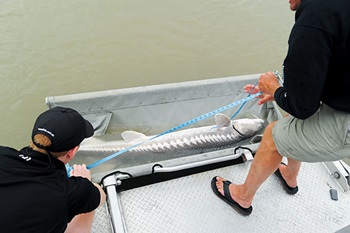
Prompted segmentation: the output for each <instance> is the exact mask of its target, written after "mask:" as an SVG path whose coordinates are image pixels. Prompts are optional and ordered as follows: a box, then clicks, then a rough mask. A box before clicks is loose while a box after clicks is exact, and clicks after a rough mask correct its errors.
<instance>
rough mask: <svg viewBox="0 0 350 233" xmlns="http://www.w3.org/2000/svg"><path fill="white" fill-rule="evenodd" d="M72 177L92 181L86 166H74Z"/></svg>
mask: <svg viewBox="0 0 350 233" xmlns="http://www.w3.org/2000/svg"><path fill="white" fill-rule="evenodd" d="M70 175H71V176H80V177H84V178H87V179H88V180H90V181H91V173H90V170H89V169H87V168H86V165H85V164H83V165H77V164H74V165H73V169H72V170H71V172H70Z"/></svg>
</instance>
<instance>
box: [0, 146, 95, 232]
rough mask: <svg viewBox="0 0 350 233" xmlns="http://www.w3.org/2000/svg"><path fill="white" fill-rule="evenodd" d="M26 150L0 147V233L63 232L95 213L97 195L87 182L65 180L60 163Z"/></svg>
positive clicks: (74, 179)
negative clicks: (84, 215) (80, 216)
mask: <svg viewBox="0 0 350 233" xmlns="http://www.w3.org/2000/svg"><path fill="white" fill-rule="evenodd" d="M51 160H52V163H53V164H54V165H55V166H54V167H55V168H53V167H52V166H51V165H50V163H49V160H48V157H47V155H45V154H42V153H39V152H37V151H34V150H32V149H31V148H29V147H25V148H23V149H22V150H21V151H17V150H15V149H12V148H9V147H2V146H0V177H1V178H0V229H1V230H0V231H1V232H3V233H17V232H33V233H39V232H43V233H48V232H64V230H65V229H66V227H67V223H68V222H70V221H71V220H72V218H73V217H74V216H75V215H77V214H80V213H87V212H90V211H92V210H94V209H96V208H97V207H98V205H99V203H100V192H99V190H98V188H97V187H95V185H93V184H92V183H91V182H90V181H89V180H88V179H86V178H82V177H71V178H68V177H67V173H66V169H65V166H64V163H63V162H61V161H59V160H57V159H55V158H51Z"/></svg>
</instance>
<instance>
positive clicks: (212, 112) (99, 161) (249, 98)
mask: <svg viewBox="0 0 350 233" xmlns="http://www.w3.org/2000/svg"><path fill="white" fill-rule="evenodd" d="M261 94H262V92H259V93H256V94H254V95H251V96H248V97H246V98H244V99H241V100H238V101H236V102H233V103H231V104H228V105H226V106H224V107H221V108H218V109H215V110H213V111H211V112H208V113H206V114H203V115H201V116H199V117H196V118H194V119H192V120H189V121H187V122H185V123H183V124H181V125H178V126H175V127H174V128H171V129H169V130H166V131H164V132H163V133H160V134H158V135H156V136H154V137H152V138H150V139H148V140H146V141H143V142H140V143H137V144H135V145H133V146H130V147H128V148H125V149H123V150H121V151H118V152H116V153H114V154H111V155H109V156H107V157H105V158H103V159H101V160H98V161H96V162H94V163H92V164H90V165H88V166H86V168H87V169H92V168H94V167H97V166H98V165H100V164H102V163H104V162H107V161H109V160H111V159H113V158H115V157H117V156H118V155H120V154H123V153H125V152H127V151H129V150H131V149H133V148H135V147H137V146H139V145H141V144H143V143H145V142H148V141H151V140H153V139H155V138H158V137H160V136H163V135H165V134H168V133H171V132H174V131H176V130H179V129H182V128H185V127H187V126H189V125H192V124H194V123H197V122H198V121H201V120H204V119H205V118H208V117H210V116H213V115H215V114H217V113H219V112H223V111H225V110H227V109H229V108H232V107H234V106H237V105H239V104H245V103H246V102H247V101H249V100H251V99H254V98H255V97H257V96H259V95H261ZM66 169H67V173H68V176H69V174H70V171H71V170H72V169H73V168H72V167H71V166H69V164H66Z"/></svg>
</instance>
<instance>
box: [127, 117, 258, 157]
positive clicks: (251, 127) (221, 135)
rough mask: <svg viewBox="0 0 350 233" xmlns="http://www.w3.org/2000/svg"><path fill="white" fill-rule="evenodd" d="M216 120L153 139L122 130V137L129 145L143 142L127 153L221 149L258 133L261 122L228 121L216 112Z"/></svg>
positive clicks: (252, 120) (228, 119)
mask: <svg viewBox="0 0 350 233" xmlns="http://www.w3.org/2000/svg"><path fill="white" fill-rule="evenodd" d="M215 123H216V125H211V126H203V127H197V128H190V129H184V130H179V131H175V132H172V133H168V134H165V135H162V136H160V137H157V138H154V139H152V138H153V137H155V136H156V135H152V136H146V135H144V134H142V133H139V132H135V131H124V132H122V133H121V136H122V138H123V139H124V140H125V142H126V143H127V144H130V146H131V145H135V144H137V143H141V142H144V143H142V144H141V145H138V146H137V147H134V148H132V149H130V152H132V151H134V152H137V151H143V152H147V151H149V152H153V153H154V152H156V153H157V152H165V151H167V152H169V151H173V152H174V153H176V151H178V150H198V149H201V148H222V147H225V146H230V145H233V144H235V143H237V142H239V141H242V140H244V139H247V138H250V137H252V136H253V135H254V134H256V133H257V132H259V131H260V130H261V129H262V128H263V123H264V121H263V120H261V119H248V118H244V119H238V120H233V121H231V120H230V118H228V117H227V116H226V115H224V114H220V113H218V114H216V115H215ZM150 139H152V140H150ZM148 140H149V141H148ZM126 148H127V147H126Z"/></svg>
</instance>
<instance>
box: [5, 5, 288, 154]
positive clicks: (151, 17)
mask: <svg viewBox="0 0 350 233" xmlns="http://www.w3.org/2000/svg"><path fill="white" fill-rule="evenodd" d="M293 21H294V14H293V13H292V12H291V11H290V10H289V4H288V1H286V0H285V1H275V0H207V1H202V0H190V1H189V0H186V1H185V0H166V1H164V0H104V1H96V0H59V1H42V0H0V82H1V85H0V93H1V96H0V129H1V130H0V145H7V146H12V147H15V148H17V149H19V148H21V147H23V146H25V145H27V144H28V142H29V139H30V134H31V129H32V126H33V123H34V121H35V119H36V117H37V115H38V114H39V113H41V112H42V111H44V110H45V109H47V107H46V105H45V97H47V96H56V95H65V94H73V93H82V92H91V91H100V90H109V89H117V88H126V87H134V86H143V85H153V84H161V83H171V82H181V81H191V80H199V79H210V78H218V77H227V76H234V75H243V74H253V73H262V72H265V71H268V70H281V64H282V62H283V59H284V57H285V54H286V50H287V40H288V35H289V31H290V29H291V26H292V24H293Z"/></svg>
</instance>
